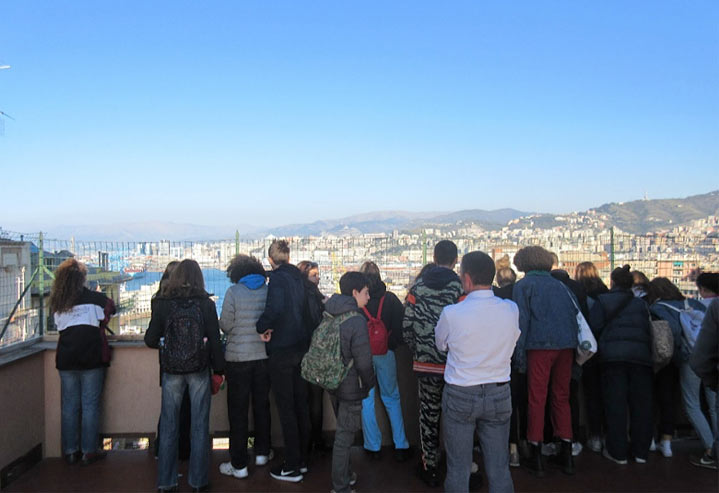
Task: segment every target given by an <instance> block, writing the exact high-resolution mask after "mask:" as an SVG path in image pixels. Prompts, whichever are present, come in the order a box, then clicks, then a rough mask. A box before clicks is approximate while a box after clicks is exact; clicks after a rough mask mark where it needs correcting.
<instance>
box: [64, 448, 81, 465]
mask: <svg viewBox="0 0 719 493" xmlns="http://www.w3.org/2000/svg"><path fill="white" fill-rule="evenodd" d="M81 457H82V452H80V451H78V452H73V453H71V454H65V457H64V459H65V462H67V463H68V464H70V465H72V464H77V463H78V462H79V461H80V458H81Z"/></svg>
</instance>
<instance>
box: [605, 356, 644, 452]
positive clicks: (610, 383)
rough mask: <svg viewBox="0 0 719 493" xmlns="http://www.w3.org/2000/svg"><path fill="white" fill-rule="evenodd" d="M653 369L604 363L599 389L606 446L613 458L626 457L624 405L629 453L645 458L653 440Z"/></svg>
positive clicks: (626, 364) (625, 364) (627, 449)
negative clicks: (604, 418)
mask: <svg viewBox="0 0 719 493" xmlns="http://www.w3.org/2000/svg"><path fill="white" fill-rule="evenodd" d="M652 377H653V372H652V368H651V367H649V366H641V365H635V364H632V363H604V364H603V365H602V391H603V396H604V414H605V416H606V418H607V438H606V447H607V451H608V452H609V454H610V455H611V456H612V457H614V458H615V459H619V460H626V459H627V452H628V451H629V445H628V443H627V406H628V408H629V430H630V436H631V452H632V455H633V456H634V457H639V458H640V459H646V458H647V455H648V454H649V444H650V443H651V441H652V429H653V426H652Z"/></svg>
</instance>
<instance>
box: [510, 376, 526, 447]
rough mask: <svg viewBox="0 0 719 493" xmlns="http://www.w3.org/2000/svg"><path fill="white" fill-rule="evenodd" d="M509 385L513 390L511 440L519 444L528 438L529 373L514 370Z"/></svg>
mask: <svg viewBox="0 0 719 493" xmlns="http://www.w3.org/2000/svg"><path fill="white" fill-rule="evenodd" d="M509 386H510V388H511V391H512V417H511V418H510V422H509V442H510V443H515V444H518V443H519V442H520V440H526V439H527V374H526V373H519V372H512V376H511V380H510V382H509Z"/></svg>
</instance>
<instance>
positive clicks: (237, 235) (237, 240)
mask: <svg viewBox="0 0 719 493" xmlns="http://www.w3.org/2000/svg"><path fill="white" fill-rule="evenodd" d="M239 254H240V230H239V229H236V230H235V255H239Z"/></svg>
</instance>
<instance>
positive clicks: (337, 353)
mask: <svg viewBox="0 0 719 493" xmlns="http://www.w3.org/2000/svg"><path fill="white" fill-rule="evenodd" d="M359 316H360V314H359V313H358V312H355V311H350V312H345V313H342V314H341V315H338V316H336V317H335V316H332V315H330V314H329V313H327V312H324V314H323V315H322V321H321V322H320V325H319V326H318V327H317V328H316V329H315V331H314V333H313V334H312V343H311V344H310V349H309V350H308V351H307V353H306V354H305V356H304V358H302V378H304V379H305V380H307V381H308V382H310V383H314V384H315V385H319V386H320V387H322V388H323V389H326V390H337V388H338V387H339V386H340V384H341V383H342V380H344V379H345V377H346V376H347V373H348V372H349V371H350V368H352V364H353V363H354V360H350V362H349V364H348V365H347V366H345V364H344V363H343V362H342V349H341V348H340V325H342V324H343V323H344V322H345V321H346V320H349V319H350V318H352V317H359Z"/></svg>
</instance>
